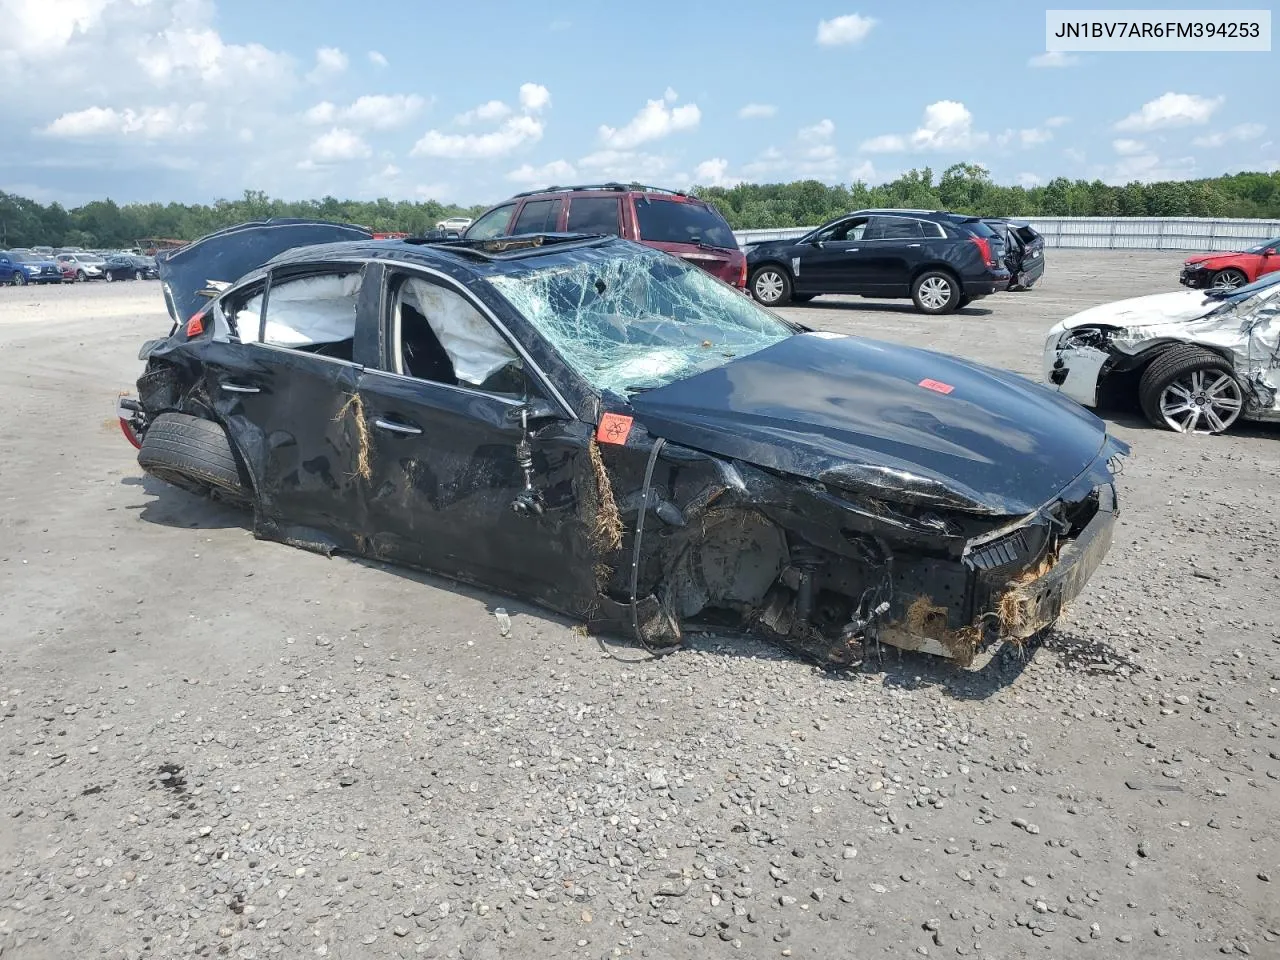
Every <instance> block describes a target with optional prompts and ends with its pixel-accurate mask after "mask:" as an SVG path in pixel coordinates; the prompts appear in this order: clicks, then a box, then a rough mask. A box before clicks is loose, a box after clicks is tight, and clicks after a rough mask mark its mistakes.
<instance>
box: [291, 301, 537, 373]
mask: <svg viewBox="0 0 1280 960" xmlns="http://www.w3.org/2000/svg"><path fill="white" fill-rule="evenodd" d="M272 296H273V297H274V294H272ZM405 303H407V304H408V305H409V306H411V307H413V308H414V309H415V310H417V311H418V312H419V313H420V314H422V315H423V316H424V317H426V318H427V323H428V324H430V325H431V331H432V332H433V333H434V334H435V335H436V339H437V340H439V341H440V346H442V347H443V348H444V352H445V353H447V354H448V355H449V360H450V361H452V363H453V372H454V375H455V376H456V377H457V378H458V379H459V380H461V381H463V382H464V383H469V384H472V385H473V386H479V385H480V384H482V383H484V382H485V381H486V380H488V379H489V377H491V376H493V374H495V373H497V372H498V371H499V370H501V369H502V368H503V367H505V366H506V365H507V364H509V363H511V362H512V361H514V360H515V359H516V354H515V351H514V350H512V349H511V347H510V346H509V345H508V344H507V342H506V341H505V340H503V339H502V337H501V335H499V333H498V331H497V330H495V329H494V328H493V324H491V323H490V322H489V321H488V319H486V318H485V316H484V315H483V314H482V313H480V311H478V310H477V309H476V308H475V307H474V306H472V304H471V302H470V301H468V300H467V299H466V298H465V297H463V296H462V295H461V294H459V293H457V292H455V291H453V290H450V289H449V288H448V287H441V286H438V285H436V284H434V283H429V282H428V281H426V280H419V279H418V278H416V277H411V278H409V279H408V280H406V281H405V282H404V284H403V285H402V286H401V287H400V294H399V299H398V302H397V303H396V314H397V319H399V315H400V306H401V304H405Z"/></svg>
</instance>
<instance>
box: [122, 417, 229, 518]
mask: <svg viewBox="0 0 1280 960" xmlns="http://www.w3.org/2000/svg"><path fill="white" fill-rule="evenodd" d="M138 465H139V466H141V467H142V469H143V470H145V471H146V472H147V473H149V474H151V475H152V476H153V477H156V478H157V479H159V480H164V481H165V482H166V483H171V484H173V485H174V486H176V487H180V488H181V489H183V490H187V491H188V492H191V493H198V494H201V495H210V494H212V495H213V496H214V497H216V498H217V499H219V500H226V501H228V502H230V503H234V504H247V503H248V502H249V500H250V496H249V486H248V484H247V483H245V481H244V479H243V474H242V471H241V469H240V462H239V461H238V460H237V459H236V455H235V451H234V450H232V449H231V438H230V437H228V436H227V432H226V430H224V429H223V428H222V426H221V425H220V424H217V423H214V422H213V421H212V420H202V419H201V418H199V417H191V416H187V415H186V414H185V413H162V414H160V415H159V416H158V417H156V418H155V420H154V421H152V423H151V424H150V426H148V427H147V432H146V433H145V434H144V435H143V438H142V447H141V449H140V450H139V451H138Z"/></svg>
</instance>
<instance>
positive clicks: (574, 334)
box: [490, 246, 795, 394]
mask: <svg viewBox="0 0 1280 960" xmlns="http://www.w3.org/2000/svg"><path fill="white" fill-rule="evenodd" d="M490 282H491V283H492V284H493V286H494V287H495V288H496V289H497V290H498V292H499V293H501V294H502V295H503V296H504V297H506V299H507V300H508V301H510V303H511V304H512V306H514V307H515V308H516V310H518V311H519V312H520V313H521V314H522V315H523V316H524V317H525V318H526V319H527V320H528V321H529V322H530V323H531V324H532V325H533V326H534V327H535V328H537V330H538V331H539V332H540V333H541V334H542V335H543V336H544V337H545V338H546V339H547V340H548V341H550V343H551V344H552V346H554V347H555V348H556V350H558V351H559V353H560V354H561V356H562V357H563V358H564V359H565V361H566V362H567V363H568V364H569V365H570V366H571V367H573V368H574V369H575V370H577V371H578V373H579V374H581V375H582V376H583V377H584V378H585V379H586V380H587V381H588V382H590V383H591V384H592V385H593V386H594V387H596V388H597V389H598V390H612V391H614V392H616V393H620V394H625V393H628V392H631V393H634V392H636V391H638V390H643V389H647V388H652V387H659V386H663V385H665V384H668V383H673V382H675V381H676V380H682V379H684V378H685V377H689V376H692V375H693V374H695V373H701V372H702V371H704V370H709V369H712V368H714V367H719V366H722V365H723V364H725V363H728V362H729V361H730V360H732V359H734V358H736V357H742V356H746V355H748V354H751V353H755V352H756V351H757V350H763V349H764V348H765V347H768V346H772V345H773V344H775V343H777V342H778V341H780V340H782V339H784V338H786V337H789V336H791V335H792V334H793V333H794V332H795V331H794V330H793V329H792V328H791V327H789V326H788V325H787V324H785V323H783V322H782V321H781V320H779V319H777V318H776V317H774V316H773V315H771V314H769V313H767V312H765V311H764V310H762V309H761V308H760V307H757V306H756V305H755V304H754V303H753V302H752V301H750V300H749V299H747V298H746V297H744V296H743V295H742V294H741V293H738V292H737V291H735V290H733V289H732V288H730V287H727V286H725V285H724V284H722V283H720V282H719V281H717V280H715V279H713V278H712V277H710V276H708V275H707V274H706V273H705V272H703V271H702V270H701V269H699V268H698V267H694V266H691V265H689V264H687V263H684V262H683V261H681V260H677V259H675V258H674V257H670V256H668V255H666V254H664V253H660V252H658V251H656V250H645V249H638V248H631V249H625V250H619V249H618V248H617V247H616V246H613V247H608V248H603V249H600V248H594V249H593V248H587V249H582V250H576V251H573V252H568V251H566V253H565V255H564V257H563V258H558V259H557V262H556V263H555V264H554V265H548V266H546V267H542V268H539V269H532V270H522V271H520V272H518V273H509V274H505V275H500V276H495V277H492V278H490Z"/></svg>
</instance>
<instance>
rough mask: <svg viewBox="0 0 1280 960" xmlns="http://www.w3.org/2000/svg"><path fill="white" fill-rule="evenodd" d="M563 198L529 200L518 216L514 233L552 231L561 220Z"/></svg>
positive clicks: (513, 229)
mask: <svg viewBox="0 0 1280 960" xmlns="http://www.w3.org/2000/svg"><path fill="white" fill-rule="evenodd" d="M563 203H564V201H563V200H560V199H558V198H557V199H555V200H528V201H526V202H525V205H524V209H522V210H521V211H520V216H519V217H517V218H516V225H515V226H514V227H513V228H512V230H511V232H512V233H513V234H518V233H552V232H554V231H555V229H556V226H557V224H559V222H560V207H561V205H562V204H563Z"/></svg>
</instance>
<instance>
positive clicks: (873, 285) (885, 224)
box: [860, 216, 924, 296]
mask: <svg viewBox="0 0 1280 960" xmlns="http://www.w3.org/2000/svg"><path fill="white" fill-rule="evenodd" d="M923 247H924V234H923V232H922V225H921V222H920V221H919V220H916V219H914V218H911V217H883V216H882V217H872V218H871V223H870V224H869V225H868V226H867V233H866V238H865V242H864V243H862V244H861V250H860V255H861V258H862V260H861V267H862V269H863V271H864V275H865V277H866V290H865V292H867V293H881V294H885V295H886V296H906V294H907V293H909V292H910V287H911V275H912V273H914V268H915V265H916V264H917V263H919V262H920V259H921V257H922V255H923Z"/></svg>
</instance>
